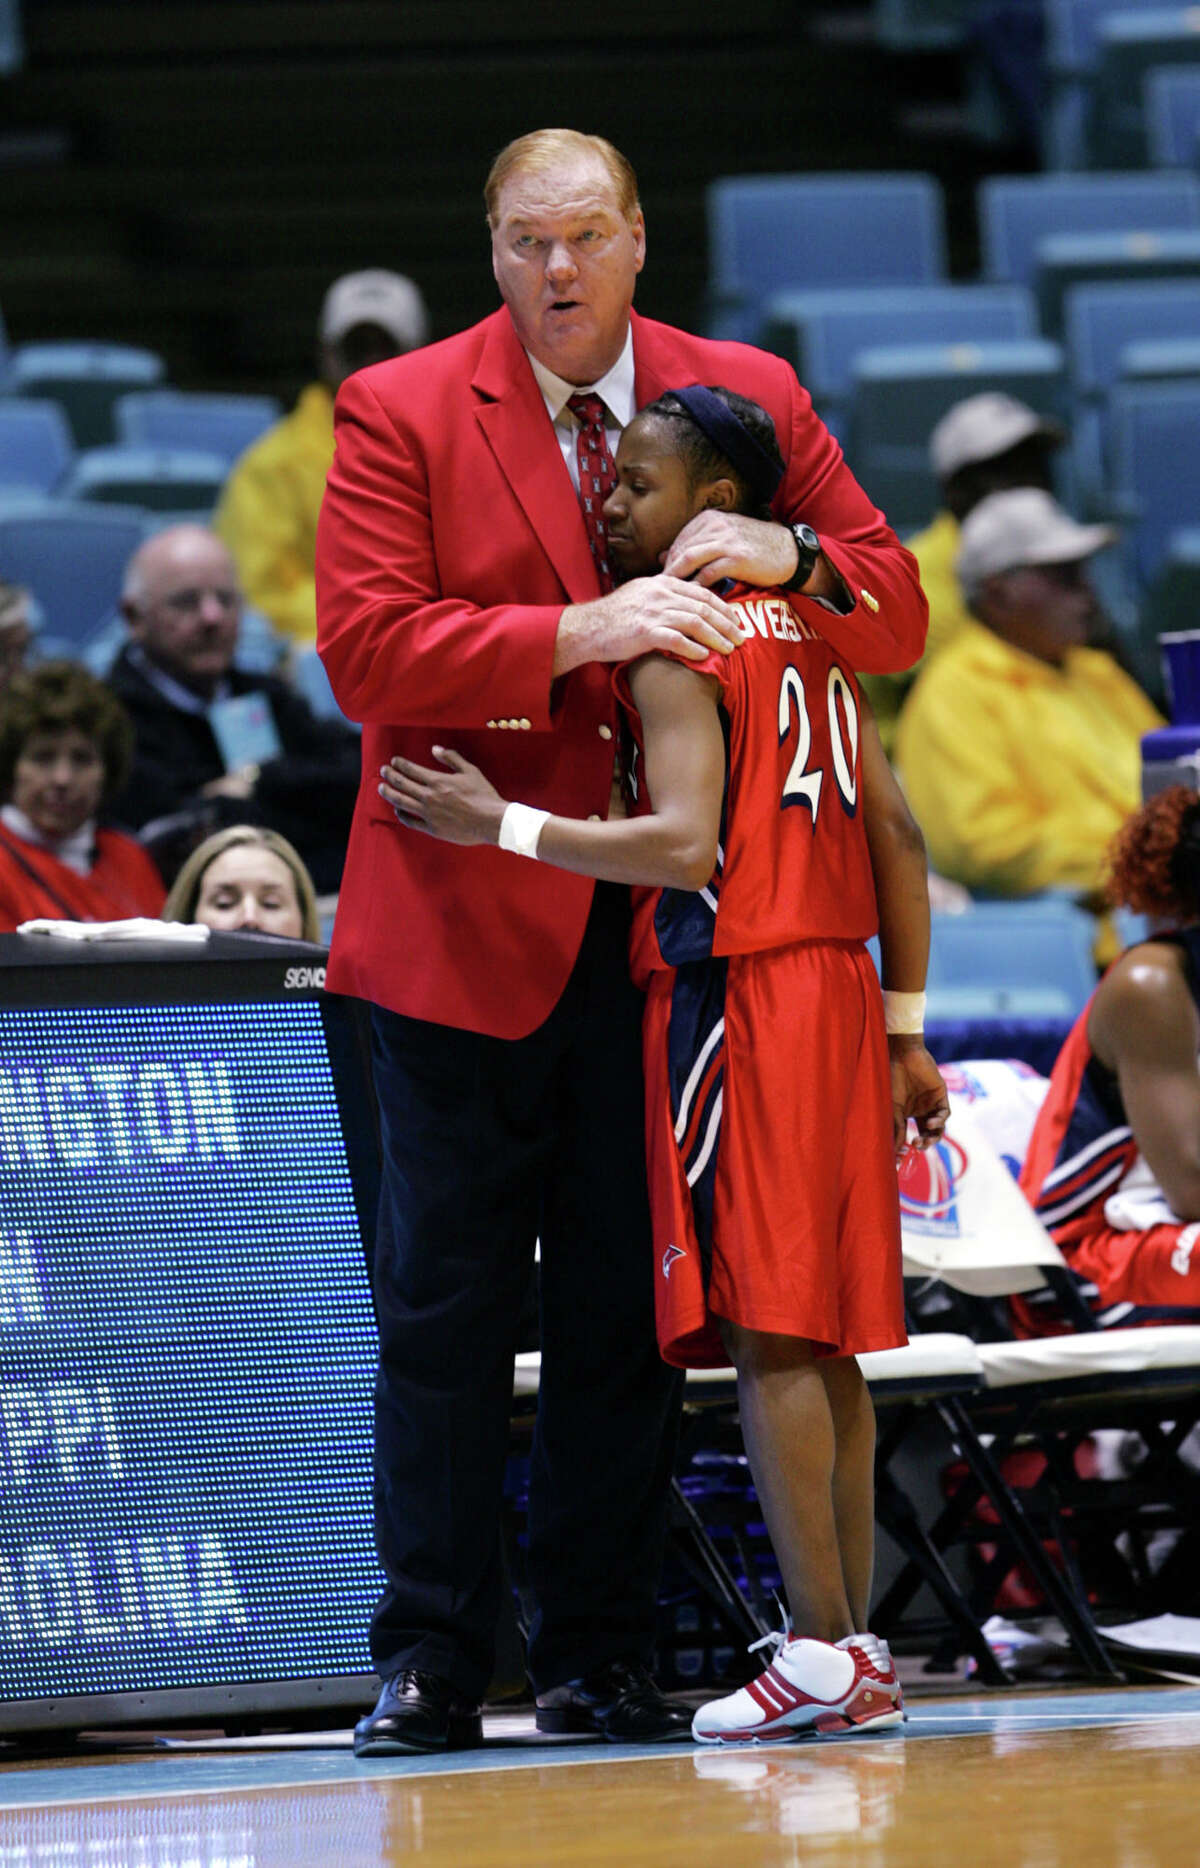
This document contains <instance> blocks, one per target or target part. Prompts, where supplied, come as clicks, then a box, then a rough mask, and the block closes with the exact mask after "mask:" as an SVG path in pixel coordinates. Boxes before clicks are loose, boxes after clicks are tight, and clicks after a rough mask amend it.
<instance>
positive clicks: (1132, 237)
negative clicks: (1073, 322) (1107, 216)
mask: <svg viewBox="0 0 1200 1868" xmlns="http://www.w3.org/2000/svg"><path fill="white" fill-rule="evenodd" d="M1197 276H1200V227H1182V228H1171V227H1168V228H1166V229H1162V230H1160V231H1158V232H1146V233H1093V234H1086V233H1085V234H1049V235H1047V237H1046V238H1045V239H1044V240H1040V241H1039V242H1038V249H1037V269H1036V277H1035V279H1034V297H1035V298H1036V300H1037V307H1038V318H1039V320H1040V322H1041V327H1042V329H1043V331H1045V332H1046V334H1047V336H1051V337H1058V336H1059V335H1060V334H1061V331H1062V326H1063V315H1064V310H1063V308H1064V305H1065V303H1066V297H1067V293H1068V292H1070V291H1071V290H1073V288H1075V287H1076V286H1080V285H1119V284H1121V283H1128V284H1131V285H1137V284H1143V285H1144V284H1148V283H1151V282H1154V281H1158V280H1167V279H1182V280H1194V279H1196V278H1197Z"/></svg>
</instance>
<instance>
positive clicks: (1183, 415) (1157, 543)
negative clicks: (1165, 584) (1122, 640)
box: [1110, 380, 1200, 627]
mask: <svg viewBox="0 0 1200 1868" xmlns="http://www.w3.org/2000/svg"><path fill="white" fill-rule="evenodd" d="M1110 423H1111V434H1112V485H1113V494H1114V502H1115V505H1116V511H1117V513H1118V514H1119V516H1120V517H1121V518H1123V520H1124V522H1125V526H1126V533H1125V538H1124V541H1123V542H1124V546H1125V550H1126V553H1127V556H1128V560H1129V563H1130V567H1131V571H1132V574H1133V576H1134V578H1135V580H1136V582H1137V584H1138V586H1139V588H1141V589H1143V590H1145V589H1147V588H1148V587H1149V585H1150V584H1151V583H1152V582H1153V580H1154V579H1155V577H1156V576H1157V574H1158V572H1159V571H1160V570H1161V569H1162V567H1163V565H1164V563H1165V560H1166V556H1167V548H1168V543H1169V540H1170V536H1171V534H1172V532H1174V531H1176V530H1177V529H1179V528H1181V527H1184V526H1194V525H1195V523H1196V516H1197V514H1198V513H1200V382H1189V381H1184V380H1177V381H1172V382H1166V383H1119V384H1118V385H1117V387H1116V388H1115V389H1114V391H1113V393H1112V397H1111V400H1110ZM1192 626H1193V627H1194V622H1193V625H1192Z"/></svg>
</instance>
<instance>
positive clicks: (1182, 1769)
mask: <svg viewBox="0 0 1200 1868" xmlns="http://www.w3.org/2000/svg"><path fill="white" fill-rule="evenodd" d="M487 1733H488V1740H489V1742H488V1744H487V1745H486V1746H485V1748H484V1749H483V1750H481V1751H478V1752H463V1753H458V1754H454V1755H452V1756H446V1757H442V1758H432V1759H421V1758H396V1759H376V1760H373V1761H369V1762H364V1763H356V1762H355V1760H354V1758H353V1755H352V1753H351V1751H350V1735H349V1733H348V1732H330V1733H320V1734H308V1735H305V1736H304V1737H302V1738H290V1739H281V1740H278V1741H272V1740H269V1739H256V1740H254V1741H252V1742H251V1741H240V1744H239V1745H237V1746H234V1745H230V1746H222V1747H221V1748H216V1747H214V1746H212V1745H196V1746H188V1747H184V1748H181V1747H179V1746H177V1745H171V1744H155V1743H154V1742H153V1741H146V1743H145V1744H143V1745H142V1746H141V1747H140V1748H138V1747H132V1748H125V1747H124V1746H120V1747H114V1748H113V1749H112V1750H110V1751H108V1752H105V1753H102V1754H98V1753H92V1754H90V1755H89V1754H87V1753H80V1754H75V1755H74V1756H72V1757H70V1758H64V1757H62V1756H59V1757H53V1758H52V1757H50V1756H48V1755H43V1756H40V1757H32V1756H28V1755H27V1756H25V1757H23V1758H17V1757H14V1758H13V1759H12V1760H11V1761H10V1762H8V1763H7V1764H3V1765H0V1868H309V1865H310V1864H311V1865H313V1868H326V1865H328V1868H377V1865H378V1868H382V1865H384V1864H392V1863H408V1862H419V1863H421V1864H422V1865H423V1868H496V1865H499V1864H503V1865H504V1868H510V1865H511V1868H585V1865H586V1868H640V1865H641V1864H653V1865H654V1868H710V1865H711V1868H942V1864H953V1865H954V1868H958V1865H959V1864H962V1868H993V1865H995V1868H1000V1865H1001V1864H1003V1868H1060V1865H1061V1868H1068V1865H1069V1868H1159V1864H1176V1863H1178V1864H1193V1863H1195V1864H1200V1687H1195V1686H1165V1687H1152V1688H1141V1687H1124V1688H1117V1689H1114V1690H1112V1691H1106V1692H1103V1693H1097V1692H1088V1691H1056V1692H1051V1693H1046V1692H1030V1691H1022V1692H1012V1693H1007V1692H998V1691H997V1692H989V1693H987V1694H982V1693H972V1694H966V1693H964V1694H959V1695H956V1696H953V1697H944V1698H938V1699H919V1700H917V1701H916V1702H915V1703H914V1704H912V1705H911V1706H910V1710H909V1722H908V1724H907V1725H906V1726H905V1727H904V1728H903V1729H902V1730H901V1731H895V1732H886V1733H877V1734H874V1735H871V1736H862V1737H857V1738H853V1737H847V1738H830V1739H810V1740H805V1741H802V1742H799V1743H796V1744H791V1745H786V1746H782V1747H778V1746H775V1747H769V1748H768V1747H761V1748H755V1747H748V1746H747V1747H739V1748H736V1749H729V1750H711V1749H708V1748H701V1747H693V1746H690V1745H687V1746H684V1745H679V1746H671V1747H658V1748H650V1749H641V1750H635V1749H633V1748H632V1747H622V1746H615V1745H604V1744H601V1743H598V1742H595V1741H589V1742H587V1743H581V1742H579V1741H578V1740H573V1739H572V1740H557V1741H553V1740H552V1741H545V1740H542V1741H539V1742H535V1741H534V1739H533V1734H532V1721H531V1720H530V1718H529V1716H528V1715H527V1714H524V1715H523V1714H517V1713H503V1714H499V1715H497V1716H496V1717H495V1718H490V1719H489V1722H488V1727H487Z"/></svg>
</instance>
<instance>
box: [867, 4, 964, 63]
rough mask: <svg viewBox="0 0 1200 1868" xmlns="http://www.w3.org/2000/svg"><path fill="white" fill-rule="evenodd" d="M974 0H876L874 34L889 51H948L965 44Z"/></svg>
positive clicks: (873, 15)
mask: <svg viewBox="0 0 1200 1868" xmlns="http://www.w3.org/2000/svg"><path fill="white" fill-rule="evenodd" d="M973 11H974V7H973V4H972V0H874V4H873V5H872V8H871V26H872V37H873V38H874V40H875V43H876V44H877V45H882V46H885V47H886V48H887V50H888V51H889V52H946V51H953V50H955V48H957V47H958V46H961V45H964V44H965V43H966V38H967V28H968V26H969V25H970V20H971V14H972V12H973Z"/></svg>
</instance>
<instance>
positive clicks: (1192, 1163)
mask: <svg viewBox="0 0 1200 1868" xmlns="http://www.w3.org/2000/svg"><path fill="white" fill-rule="evenodd" d="M1088 1038H1089V1041H1090V1043H1091V1046H1092V1049H1093V1051H1094V1052H1095V1054H1096V1056H1097V1057H1098V1058H1099V1059H1100V1061H1101V1063H1103V1064H1106V1065H1107V1066H1108V1068H1109V1069H1110V1070H1114V1071H1115V1072H1116V1076H1117V1082H1118V1084H1119V1085H1120V1090H1121V1098H1122V1101H1123V1102H1124V1104H1125V1110H1126V1113H1127V1115H1128V1117H1129V1126H1130V1128H1131V1129H1132V1130H1133V1133H1134V1138H1135V1140H1136V1141H1137V1145H1138V1147H1139V1148H1140V1150H1141V1152H1142V1154H1143V1155H1144V1156H1145V1158H1146V1162H1147V1165H1148V1166H1149V1168H1150V1171H1151V1173H1152V1174H1153V1175H1154V1177H1155V1179H1156V1180H1157V1181H1158V1184H1159V1186H1160V1187H1161V1188H1162V1190H1163V1192H1164V1193H1165V1195H1166V1196H1167V1201H1168V1203H1169V1204H1170V1207H1171V1209H1172V1211H1173V1212H1175V1213H1177V1214H1178V1215H1179V1217H1180V1219H1186V1220H1200V1069H1198V1068H1197V1064H1196V1056H1197V1050H1198V1049H1200V1016H1197V1012H1196V1003H1195V1000H1194V999H1193V997H1192V994H1191V991H1190V989H1189V986H1188V982H1187V977H1186V973H1185V971H1184V958H1183V953H1182V950H1181V949H1180V948H1178V947H1173V946H1168V945H1167V944H1166V943H1165V942H1164V943H1157V942H1151V943H1148V944H1147V945H1145V946H1140V947H1137V948H1135V949H1134V950H1133V951H1132V952H1131V953H1128V954H1126V955H1124V956H1123V957H1122V958H1121V959H1120V960H1118V961H1117V963H1116V965H1115V966H1114V967H1113V968H1112V970H1111V971H1110V972H1109V973H1108V974H1107V975H1106V977H1105V979H1104V980H1103V981H1102V983H1101V984H1100V986H1098V987H1097V989H1096V994H1095V997H1094V998H1093V1000H1092V1009H1091V1011H1090V1013H1089V1014H1088Z"/></svg>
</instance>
